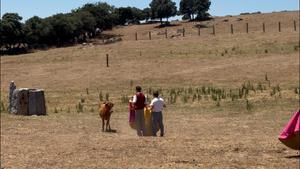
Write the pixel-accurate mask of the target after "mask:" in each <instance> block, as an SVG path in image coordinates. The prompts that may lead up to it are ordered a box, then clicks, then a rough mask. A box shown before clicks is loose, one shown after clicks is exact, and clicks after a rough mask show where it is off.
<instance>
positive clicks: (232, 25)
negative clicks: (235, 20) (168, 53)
mask: <svg viewBox="0 0 300 169" xmlns="http://www.w3.org/2000/svg"><path fill="white" fill-rule="evenodd" d="M230 27H231V34H233V24H231V25H230Z"/></svg>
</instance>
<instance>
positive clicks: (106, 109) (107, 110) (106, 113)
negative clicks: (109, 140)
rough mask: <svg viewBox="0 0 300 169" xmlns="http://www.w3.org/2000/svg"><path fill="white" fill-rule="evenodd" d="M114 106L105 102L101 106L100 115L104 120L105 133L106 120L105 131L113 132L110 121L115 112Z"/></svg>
mask: <svg viewBox="0 0 300 169" xmlns="http://www.w3.org/2000/svg"><path fill="white" fill-rule="evenodd" d="M113 106H114V104H113V103H112V102H110V101H105V102H103V103H101V104H100V105H99V115H100V117H101V119H102V131H104V125H105V120H106V127H105V131H111V128H110V124H109V120H110V116H111V114H112V112H113V111H112V110H111V109H112V108H113ZM107 129H108V130H107Z"/></svg>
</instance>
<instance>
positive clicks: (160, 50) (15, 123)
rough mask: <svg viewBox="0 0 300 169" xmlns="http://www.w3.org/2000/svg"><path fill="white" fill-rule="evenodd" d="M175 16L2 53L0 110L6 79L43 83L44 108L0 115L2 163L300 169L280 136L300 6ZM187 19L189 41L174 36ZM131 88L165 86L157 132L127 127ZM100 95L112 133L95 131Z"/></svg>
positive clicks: (295, 68) (291, 91)
mask: <svg viewBox="0 0 300 169" xmlns="http://www.w3.org/2000/svg"><path fill="white" fill-rule="evenodd" d="M294 20H295V21H296V26H297V29H296V31H295V30H294V25H293V22H294ZM263 22H265V26H266V32H265V33H263V31H262V23H263ZM278 22H281V32H279V31H278ZM246 23H248V24H249V33H246V27H245V25H246ZM174 24H176V25H177V26H172V27H168V28H167V29H168V37H167V38H165V35H161V32H164V31H165V28H155V26H157V25H156V24H147V25H132V26H126V27H118V28H115V29H113V30H111V31H107V32H105V33H106V34H118V35H121V37H122V39H123V40H122V41H121V42H117V43H113V44H108V45H99V44H98V42H97V41H94V42H93V43H88V44H87V45H76V46H72V47H66V48H55V49H49V50H46V51H36V52H34V53H30V54H23V55H17V56H3V57H1V101H2V103H3V104H4V106H5V107H6V106H7V91H8V85H9V82H10V81H11V80H14V81H15V83H16V85H17V87H22V88H23V87H27V88H42V89H44V90H45V94H46V102H47V105H46V106H47V112H48V115H47V116H43V117H38V116H32V117H30V116H28V117H23V116H13V115H10V114H8V113H7V112H2V113H1V168H5V169H6V168H16V169H20V168H114V169H115V168H130V169H131V168H153V169H156V168H172V169H173V168H180V169H181V168H222V169H223V168H270V169H271V168H272V169H273V168H279V169H281V168H297V167H299V165H300V163H299V155H300V154H299V152H297V151H294V150H291V149H289V148H287V147H285V146H284V145H283V144H281V143H280V142H279V140H278V135H279V133H280V132H281V130H282V129H283V127H284V125H285V124H286V123H287V121H288V120H289V118H290V117H291V115H292V112H293V111H295V110H296V109H297V108H299V107H300V106H299V92H300V89H299V49H300V47H299V11H295V12H281V13H269V14H255V15H242V16H226V17H217V18H215V19H213V20H210V21H205V22H201V23H196V22H174ZM197 24H201V25H202V26H203V28H201V35H200V36H198V29H196V28H195V25H197ZM231 24H233V25H234V34H231V32H230V25H231ZM212 25H215V32H216V34H215V35H212V34H211V31H212ZM183 27H184V28H185V31H186V34H185V37H182V36H177V34H178V33H177V31H178V29H182V28H183ZM149 31H151V35H152V40H149V39H148V33H149ZM136 32H137V33H138V40H137V41H136V40H135V33H136ZM172 35H173V37H172ZM106 54H109V67H106ZM137 84H140V85H141V86H142V87H143V90H144V92H145V93H146V94H148V95H149V99H151V95H150V94H151V91H153V90H154V89H158V90H160V91H161V92H162V94H163V97H164V98H165V100H166V102H167V108H166V109H165V111H164V122H165V130H166V134H165V137H163V138H160V137H158V138H154V137H143V138H139V137H137V136H136V132H135V131H134V130H132V129H131V128H130V127H129V125H128V105H127V100H128V97H129V96H131V95H133V94H134V93H133V89H134V87H135V85H137ZM106 97H108V98H109V100H111V101H113V102H114V103H115V107H114V113H113V115H112V119H111V126H112V128H113V129H115V130H116V133H105V132H101V129H100V126H101V123H100V119H99V116H98V103H99V100H100V99H102V98H103V99H105V98H106ZM79 104H80V105H81V106H82V109H79V108H78V105H79Z"/></svg>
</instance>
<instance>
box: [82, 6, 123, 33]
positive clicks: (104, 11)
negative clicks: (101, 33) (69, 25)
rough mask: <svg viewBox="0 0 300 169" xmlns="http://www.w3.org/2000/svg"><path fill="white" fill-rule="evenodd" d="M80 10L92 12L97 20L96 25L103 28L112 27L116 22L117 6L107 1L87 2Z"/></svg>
mask: <svg viewBox="0 0 300 169" xmlns="http://www.w3.org/2000/svg"><path fill="white" fill-rule="evenodd" d="M78 10H82V11H87V12H90V13H91V14H92V15H93V17H94V18H95V21H96V27H97V28H100V29H101V30H105V29H111V28H112V27H113V26H114V23H116V22H117V21H116V19H117V18H116V17H115V16H114V15H112V14H113V13H115V8H114V7H113V6H110V5H109V4H107V3H102V2H99V3H96V4H86V5H84V6H83V7H82V8H79V9H78Z"/></svg>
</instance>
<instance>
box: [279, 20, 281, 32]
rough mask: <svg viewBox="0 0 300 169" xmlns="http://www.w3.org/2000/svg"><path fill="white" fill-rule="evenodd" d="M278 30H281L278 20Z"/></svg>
mask: <svg viewBox="0 0 300 169" xmlns="http://www.w3.org/2000/svg"><path fill="white" fill-rule="evenodd" d="M278 31H279V32H281V23H280V22H278Z"/></svg>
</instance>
